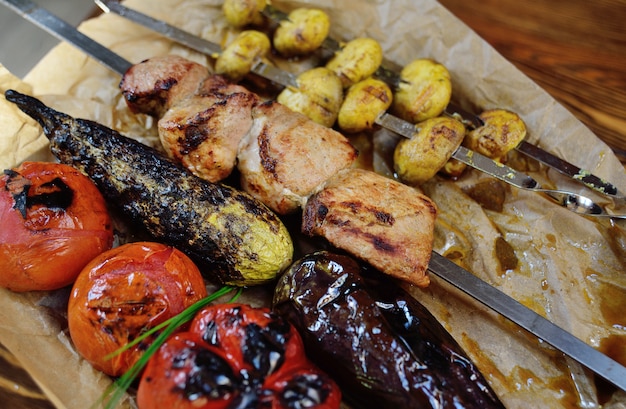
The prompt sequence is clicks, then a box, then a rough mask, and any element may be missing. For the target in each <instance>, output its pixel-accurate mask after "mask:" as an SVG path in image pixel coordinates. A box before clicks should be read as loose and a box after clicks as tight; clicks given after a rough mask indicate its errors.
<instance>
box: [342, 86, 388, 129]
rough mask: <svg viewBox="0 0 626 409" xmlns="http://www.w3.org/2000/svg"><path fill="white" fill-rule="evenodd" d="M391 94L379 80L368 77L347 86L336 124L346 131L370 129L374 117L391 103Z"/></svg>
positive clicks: (372, 125) (374, 119)
mask: <svg viewBox="0 0 626 409" xmlns="http://www.w3.org/2000/svg"><path fill="white" fill-rule="evenodd" d="M392 98H393V94H392V92H391V89H390V88H389V86H388V85H387V84H386V83H384V82H383V81H381V80H378V79H375V78H372V77H369V78H366V79H364V80H362V81H359V82H357V83H356V84H354V85H352V86H351V87H350V88H348V92H347V93H346V96H345V98H344V101H343V104H342V105H341V108H340V109H339V115H338V116H337V124H338V125H339V128H340V129H341V130H342V131H344V132H346V133H356V132H361V131H365V130H369V129H372V128H373V127H374V123H375V121H376V118H377V117H378V115H379V114H380V113H381V112H384V111H386V110H387V109H388V108H389V106H390V105H391V101H392Z"/></svg>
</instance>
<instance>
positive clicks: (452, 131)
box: [393, 116, 465, 185]
mask: <svg viewBox="0 0 626 409" xmlns="http://www.w3.org/2000/svg"><path fill="white" fill-rule="evenodd" d="M416 129H417V132H416V133H415V135H414V136H413V137H412V138H411V139H403V140H401V141H400V142H399V143H398V145H396V149H395V151H394V155H393V160H394V169H395V171H396V173H397V174H398V177H399V178H400V179H401V180H403V181H404V182H406V183H407V184H411V185H420V184H422V183H424V182H426V181H427V180H428V179H430V178H432V177H433V176H435V174H436V173H437V172H439V170H440V169H441V168H442V167H443V166H444V165H445V164H446V162H448V160H449V159H450V157H451V156H452V154H453V153H454V151H455V150H456V149H457V148H458V147H459V146H460V145H461V143H462V142H463V138H464V136H465V126H463V124H462V123H461V122H460V121H457V120H456V119H453V118H449V117H443V116H440V117H436V118H430V119H427V120H426V121H423V122H420V123H419V124H418V125H416Z"/></svg>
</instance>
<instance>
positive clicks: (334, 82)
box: [276, 67, 343, 128]
mask: <svg viewBox="0 0 626 409" xmlns="http://www.w3.org/2000/svg"><path fill="white" fill-rule="evenodd" d="M296 81H297V82H298V88H297V89H296V88H292V87H286V88H285V89H283V90H282V91H281V93H280V94H278V97H276V101H278V102H280V103H281V104H283V105H285V106H286V107H288V108H289V109H291V110H292V111H295V112H300V113H301V114H304V115H306V116H307V117H309V118H310V119H312V120H313V121H315V122H317V123H318V124H321V125H324V126H327V127H329V128H330V127H332V126H333V124H334V123H335V121H336V120H337V115H338V114H339V109H340V108H341V104H342V102H343V86H342V84H341V80H340V79H339V77H338V76H337V75H335V73H334V72H333V71H331V70H329V69H328V68H325V67H317V68H313V69H311V70H307V71H305V72H303V73H302V74H300V75H298V78H297V79H296Z"/></svg>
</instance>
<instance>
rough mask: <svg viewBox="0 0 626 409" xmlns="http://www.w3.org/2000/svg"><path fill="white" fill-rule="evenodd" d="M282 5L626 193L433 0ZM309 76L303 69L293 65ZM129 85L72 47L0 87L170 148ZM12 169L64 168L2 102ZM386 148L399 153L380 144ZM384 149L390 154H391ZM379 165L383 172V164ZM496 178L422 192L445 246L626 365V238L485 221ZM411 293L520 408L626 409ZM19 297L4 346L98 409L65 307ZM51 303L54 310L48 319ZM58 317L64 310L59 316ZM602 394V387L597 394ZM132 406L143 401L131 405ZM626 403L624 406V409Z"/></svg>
mask: <svg viewBox="0 0 626 409" xmlns="http://www.w3.org/2000/svg"><path fill="white" fill-rule="evenodd" d="M126 4H127V5H128V6H129V7H132V8H136V9H138V10H140V11H143V12H145V13H147V14H150V15H151V16H153V17H156V18H160V19H163V20H165V21H167V22H169V23H170V24H173V25H176V26H178V27H182V28H184V29H186V30H188V31H190V32H192V33H195V34H198V35H201V36H203V37H205V38H207V39H209V40H212V41H217V42H220V43H222V44H224V43H225V42H227V41H228V39H230V38H232V36H233V34H234V33H233V32H232V31H231V30H229V29H228V28H227V27H226V24H225V22H224V20H223V19H222V18H221V11H220V5H221V2H220V1H217V0H185V1H183V0H128V1H127V2H126ZM274 5H276V6H277V7H279V8H281V9H283V10H285V11H288V10H290V9H292V8H294V7H296V6H311V5H315V6H316V7H320V8H323V9H324V10H326V11H327V12H328V13H329V14H330V16H331V21H332V35H333V36H334V37H335V38H338V39H343V40H349V39H351V38H355V37H357V36H370V37H373V38H375V39H377V40H379V41H380V42H381V44H382V46H383V48H384V50H385V56H386V58H387V59H389V60H392V61H395V62H396V63H398V64H406V63H408V62H410V61H411V60H413V59H415V58H422V57H428V58H433V59H435V60H437V61H439V62H441V63H443V64H445V65H446V66H447V67H448V69H449V70H450V72H451V75H452V80H453V94H454V98H455V100H456V101H457V102H459V103H461V105H463V106H464V107H465V108H468V109H470V110H473V111H475V112H479V111H480V110H482V109H489V108H494V107H501V108H507V109H510V110H513V111H515V112H517V113H519V114H520V115H521V117H522V118H523V119H524V121H525V122H526V125H527V127H528V129H529V135H528V140H529V141H530V142H533V143H538V144H539V145H540V146H541V147H543V148H544V149H546V150H549V151H552V152H554V153H556V154H558V155H559V156H561V157H563V158H564V159H566V160H569V161H571V162H573V163H575V164H577V165H579V166H581V167H583V168H586V169H588V170H590V171H592V172H593V173H595V174H596V175H598V176H600V177H604V178H606V179H608V180H610V181H612V182H613V183H615V184H616V185H617V186H618V187H619V188H620V189H621V190H622V191H626V173H625V172H624V168H623V167H622V165H621V164H620V162H619V161H618V159H617V158H616V157H615V156H614V155H613V154H612V153H611V151H610V149H609V148H608V147H607V146H606V145H605V144H604V143H603V142H601V141H600V140H599V139H598V138H597V137H596V136H595V135H593V134H592V133H591V132H590V131H589V130H588V129H587V128H585V127H584V126H583V125H582V124H581V123H580V122H579V121H578V120H577V119H576V118H575V117H574V116H573V115H572V114H571V113H569V112H568V111H567V110H566V109H565V108H563V107H562V106H561V105H559V104H558V103H556V102H555V100H554V99H553V98H551V97H550V96H549V95H548V94H547V93H546V92H544V91H543V90H542V89H540V88H539V87H538V86H537V85H536V84H534V83H533V82H532V81H531V80H530V79H529V78H527V77H526V76H524V75H523V74H522V73H521V72H520V71H518V70H517V69H516V68H515V67H513V65H512V64H510V63H509V62H507V61H506V60H504V59H503V58H502V57H501V56H500V55H499V54H498V53H497V52H495V51H494V50H493V49H492V48H491V47H490V46H489V45H488V44H487V43H486V42H484V41H483V40H481V39H480V38H479V37H478V36H477V35H476V34H475V33H473V32H472V31H471V30H470V29H469V28H468V27H467V26H465V25H464V24H463V23H462V22H460V21H459V20H458V19H456V18H455V17H454V16H453V15H451V14H450V13H449V12H448V11H447V10H446V9H444V8H443V7H442V6H441V5H439V3H437V2H436V1H433V0H393V1H392V0H378V1H374V0H371V1H368V0H347V1H342V2H335V1H331V0H322V1H320V0H317V1H299V2H287V1H280V2H279V1H276V2H274ZM80 29H81V30H82V31H83V32H85V33H87V34H88V35H90V36H91V37H93V38H94V39H97V40H98V41H99V42H101V43H102V44H103V45H105V46H107V47H110V48H112V49H113V50H114V51H116V52H118V53H119V54H121V55H122V56H123V57H125V58H127V59H129V60H130V61H131V62H139V61H141V60H143V59H146V58H149V57H152V56H155V55H164V54H167V53H176V54H180V55H183V56H186V57H188V58H191V59H194V60H196V61H198V62H201V63H205V64H208V65H210V64H211V60H209V59H208V58H207V57H205V56H201V55H198V54H196V53H194V52H191V51H189V50H187V49H185V48H184V47H181V46H177V45H174V44H172V43H171V42H169V41H168V40H165V39H163V38H162V37H160V36H159V35H158V34H154V33H152V32H150V31H148V30H147V29H144V28H142V27H139V26H137V25H135V24H133V23H130V22H127V21H125V20H124V19H122V18H120V17H118V16H114V15H102V16H99V17H98V18H95V19H92V20H89V21H86V22H85V23H83V24H82V25H81V27H80ZM295 67H297V65H295ZM119 79H120V77H119V75H118V74H116V73H112V72H110V71H108V70H107V69H106V68H104V67H102V66H100V65H99V64H98V63H97V62H95V61H93V60H91V59H89V58H88V57H86V56H85V55H84V54H83V53H82V52H80V51H78V50H75V49H74V48H72V47H71V46H69V45H67V44H61V45H59V46H58V47H56V48H55V49H53V50H52V51H51V52H50V53H49V54H48V55H47V56H46V57H45V58H44V59H43V60H42V61H41V62H40V63H39V64H38V65H37V66H36V67H35V68H34V69H33V70H32V71H31V72H30V73H29V74H28V75H27V76H26V77H25V78H24V79H23V82H22V81H20V80H18V79H17V78H15V77H12V76H11V75H10V73H8V72H7V71H6V70H5V69H3V68H0V84H1V85H0V87H1V88H2V91H4V90H5V89H7V88H18V89H19V90H21V91H22V92H29V93H31V94H33V95H35V96H37V97H39V98H41V99H42V100H43V101H44V102H45V103H47V104H49V105H51V106H53V107H54V108H56V109H59V110H61V111H64V112H66V113H68V114H70V115H75V116H80V117H83V118H89V119H94V120H97V121H100V122H102V123H104V124H106V125H108V126H112V127H114V128H116V129H118V130H120V131H121V132H122V133H125V134H127V135H129V136H134V137H136V138H138V139H140V140H142V141H143V142H145V143H148V144H152V145H154V146H158V139H157V138H156V132H155V127H154V121H152V120H151V119H149V118H145V117H137V116H134V115H132V114H130V113H129V112H128V110H127V109H126V106H125V103H124V101H123V100H122V99H121V96H120V94H119V90H118V88H117V86H118V83H119ZM0 113H1V115H0V165H1V166H2V167H3V168H9V167H12V166H15V165H16V164H18V163H19V162H21V161H23V160H25V159H44V160H52V158H51V157H50V154H49V153H48V151H47V142H46V139H45V138H44V137H43V136H42V135H41V132H40V129H39V127H38V126H37V125H36V124H35V123H34V122H33V121H31V120H30V119H28V118H26V117H25V116H24V115H22V114H21V113H20V112H18V111H17V109H16V108H15V107H14V106H13V105H12V104H9V103H7V102H6V101H5V100H4V99H3V98H2V99H0ZM375 138H376V139H375V140H376V141H377V143H382V144H389V143H393V137H390V136H389V135H385V134H384V133H379V134H377V135H376V137H375ZM381 141H382V142H381ZM511 160H512V161H513V162H512V163H515V164H516V165H520V166H525V167H526V169H527V171H528V173H530V174H532V176H534V177H536V178H537V179H538V180H540V182H542V183H548V184H556V183H558V185H559V186H561V187H568V188H570V189H571V190H575V191H578V192H581V193H582V192H585V194H587V195H589V196H591V197H592V198H594V199H597V200H601V199H602V198H601V197H599V196H598V195H593V194H591V193H589V191H588V190H585V189H584V188H582V187H581V186H580V185H578V184H575V183H572V182H570V181H567V180H565V179H564V178H562V177H560V176H559V175H557V174H555V172H547V171H546V170H545V169H543V168H541V167H539V166H537V165H536V164H532V163H529V162H526V161H524V160H523V159H521V158H519V157H516V156H515V155H513V157H512V158H511ZM380 163H382V164H383V166H382V167H381V165H377V166H378V168H377V169H378V170H379V171H381V172H387V171H388V169H385V168H384V164H385V161H384V160H382V161H381V162H380ZM486 179H487V178H486V177H485V176H483V175H480V174H478V173H477V172H475V171H471V172H468V173H467V174H466V175H465V176H464V177H463V178H462V179H461V180H459V181H456V182H453V181H450V180H446V179H444V178H441V177H436V178H434V179H433V180H432V181H430V182H428V183H427V184H426V185H425V186H423V189H424V191H425V192H426V193H427V194H428V195H430V196H431V197H432V198H433V199H434V200H435V201H436V202H437V204H438V206H439V208H440V210H441V213H440V216H439V218H438V222H437V235H436V242H435V247H436V250H437V251H438V252H440V253H441V254H444V255H448V256H449V257H454V259H455V260H456V261H457V262H459V263H460V264H461V265H463V266H464V267H466V268H468V269H469V270H470V271H472V272H473V273H474V274H476V275H478V276H479V277H481V278H483V279H484V280H486V281H488V282H489V283H491V284H493V285H495V286H497V287H498V288H501V289H502V290H503V291H505V292H507V293H508V294H510V295H512V296H513V297H514V298H516V299H517V300H518V301H520V302H522V303H524V304H526V305H527V306H529V307H530V308H532V309H534V310H535V311H537V312H538V313H540V314H543V315H544V316H546V317H547V318H549V319H550V320H551V321H553V322H554V323H556V324H557V325H560V326H561V327H563V328H564V329H566V330H568V331H570V332H572V333H573V334H574V335H576V336H578V337H580V338H581V339H582V340H584V341H585V342H587V343H589V344H590V345H592V346H594V347H597V348H600V349H601V350H603V351H605V352H608V353H610V356H612V357H613V358H615V359H618V360H620V361H621V363H622V364H626V330H625V329H626V316H625V315H624V314H623V313H622V311H624V308H625V307H626V278H625V274H624V270H625V265H626V257H625V255H626V246H625V244H624V243H626V235H625V233H624V230H623V225H620V224H616V223H611V222H610V221H608V220H602V221H598V220H595V219H591V218H585V217H581V216H577V215H574V214H572V213H570V212H569V211H567V210H565V209H562V208H559V207H557V206H556V205H554V204H552V203H551V202H549V201H548V200H547V199H545V198H543V197H541V196H539V195H537V194H534V193H530V192H525V191H518V190H512V189H510V188H508V189H507V194H506V200H505V203H504V209H503V211H502V212H496V211H490V210H485V209H483V208H482V207H481V206H480V205H479V204H478V203H477V202H476V201H474V200H472V199H471V198H470V197H469V196H468V195H467V194H466V193H465V192H464V188H465V187H468V186H473V185H475V184H476V183H479V182H480V181H484V180H486ZM501 239H504V241H505V242H506V243H508V244H510V245H511V246H512V248H513V249H514V251H515V255H516V256H517V258H518V259H519V265H518V266H517V267H516V268H514V269H511V270H502V268H501V267H500V263H499V261H498V257H496V253H495V243H496V241H498V240H501ZM432 281H433V283H432V284H431V286H430V287H429V288H427V289H424V290H419V289H412V292H413V293H414V295H415V296H416V297H417V298H418V299H419V300H421V301H422V302H423V303H424V304H425V305H426V306H427V307H428V308H429V309H430V310H431V311H432V312H433V313H434V314H435V315H436V316H437V317H438V318H439V319H440V321H441V322H442V323H443V324H444V325H445V326H446V328H447V329H448V330H449V331H450V332H451V333H452V335H453V336H454V337H455V338H456V339H457V340H458V341H459V342H460V343H461V345H462V346H463V347H464V348H465V349H466V351H467V352H468V353H469V355H470V356H471V357H472V359H474V361H475V362H476V364H477V365H478V367H479V368H480V369H481V371H482V372H483V374H484V375H485V376H486V378H487V379H488V380H489V382H490V383H491V384H492V386H493V387H494V389H495V391H496V392H497V393H498V395H499V396H500V398H501V399H502V401H503V402H504V403H505V405H506V406H507V407H508V408H527V407H529V405H530V406H532V407H551V408H558V407H563V408H568V407H587V408H596V407H600V405H602V404H604V406H603V407H605V408H607V407H624V406H623V405H625V404H626V394H625V393H623V392H617V393H614V392H615V391H614V390H613V389H611V388H605V387H601V388H600V389H599V390H598V389H597V387H596V385H597V384H596V382H594V380H593V376H592V375H591V374H590V373H589V372H588V371H587V370H586V369H584V368H582V367H581V366H580V365H578V364H576V363H575V362H573V361H572V360H570V359H567V358H565V357H564V356H563V355H562V354H560V353H558V352H557V351H554V350H553V349H552V348H550V347H549V346H547V345H546V344H545V343H543V342H541V341H538V340H537V339H536V338H534V337H532V336H530V335H528V334H527V333H526V332H525V331H523V330H521V329H519V328H518V327H517V326H515V325H513V324H511V323H510V322H508V321H506V320H505V319H503V318H502V317H500V316H498V315H497V314H495V313H493V312H492V311H490V310H487V309H486V308H485V307H483V306H482V305H479V304H478V303H476V302H475V301H473V300H471V299H468V297H466V296H463V295H461V294H460V293H459V292H458V291H457V290H455V289H453V288H450V286H448V285H446V284H444V283H442V282H441V281H440V280H438V279H437V278H436V277H433V280H432ZM63 291H67V290H62V291H59V292H54V293H50V294H48V293H46V294H38V293H32V294H15V293H11V292H10V291H7V290H0V341H1V342H2V343H4V344H5V345H6V346H7V348H8V349H9V350H11V352H13V353H14V354H15V355H16V356H17V357H18V359H19V360H20V361H21V362H22V363H23V365H24V367H25V368H26V369H27V370H28V371H29V372H30V373H31V374H32V375H33V376H34V378H35V379H36V380H37V381H38V382H39V383H40V384H41V385H42V386H43V387H44V389H45V391H46V392H47V393H48V395H49V396H50V398H51V400H52V401H53V402H54V403H55V404H56V405H57V406H58V407H59V408H68V409H73V408H77V409H83V408H86V407H89V406H90V405H92V404H93V403H94V402H95V401H96V399H97V398H98V396H99V394H100V393H101V392H102V390H103V388H104V387H105V385H107V384H108V382H109V380H108V378H106V377H105V376H102V375H101V374H100V373H98V372H97V371H94V370H93V369H91V367H90V366H89V364H87V363H86V362H84V361H82V360H81V359H80V357H79V356H78V355H77V354H76V353H75V351H74V350H73V348H72V345H71V341H70V339H69V336H68V335H67V333H66V330H65V329H64V326H63V323H64V321H63V316H62V315H61V316H58V315H56V314H57V313H58V311H63V307H64V306H63V305H62V303H63V300H64V297H65V296H66V293H64V292H63ZM51 304H52V305H51ZM59 304H61V305H59ZM600 385H601V386H602V385H603V384H600ZM125 405H126V406H132V401H130V402H126V403H125ZM620 405H622V406H620Z"/></svg>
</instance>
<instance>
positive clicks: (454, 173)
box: [440, 158, 467, 179]
mask: <svg viewBox="0 0 626 409" xmlns="http://www.w3.org/2000/svg"><path fill="white" fill-rule="evenodd" d="M465 169H467V164H466V163H464V162H461V161H460V160H458V159H454V158H450V159H449V160H448V161H447V162H446V164H445V165H444V166H443V168H441V170H440V173H442V174H444V175H446V176H448V177H450V178H452V179H455V178H459V177H461V175H462V174H463V172H465Z"/></svg>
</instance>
